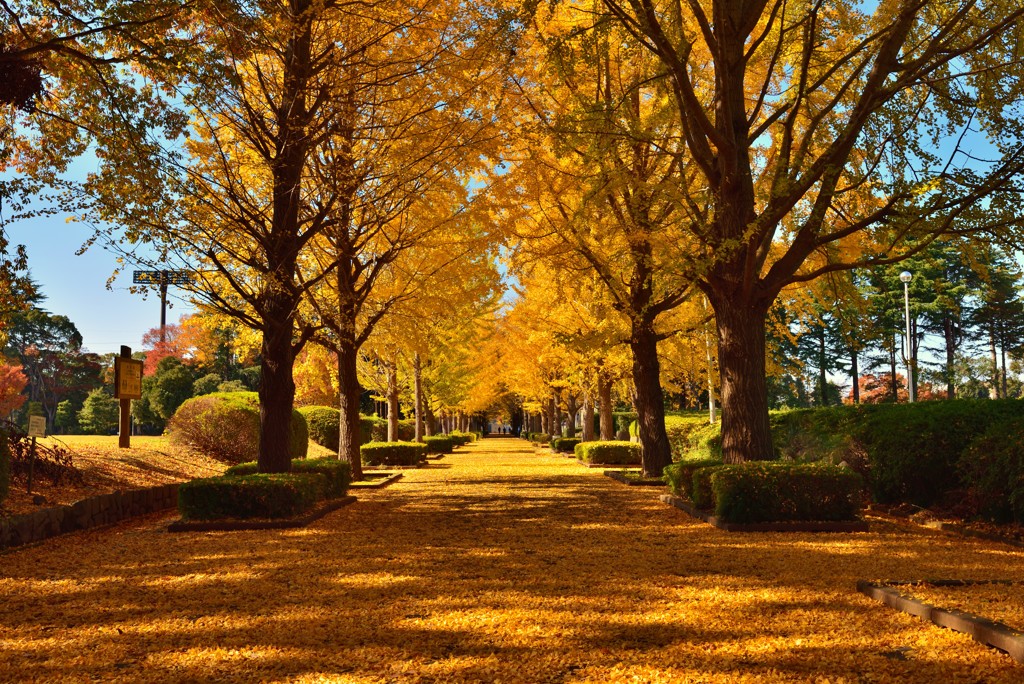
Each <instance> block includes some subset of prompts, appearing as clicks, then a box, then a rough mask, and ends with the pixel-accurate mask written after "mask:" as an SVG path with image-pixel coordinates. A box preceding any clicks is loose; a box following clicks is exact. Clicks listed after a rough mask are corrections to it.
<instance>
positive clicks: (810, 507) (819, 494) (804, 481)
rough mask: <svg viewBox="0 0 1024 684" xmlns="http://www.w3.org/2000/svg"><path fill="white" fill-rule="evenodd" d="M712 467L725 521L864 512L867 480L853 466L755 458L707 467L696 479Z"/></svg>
mask: <svg viewBox="0 0 1024 684" xmlns="http://www.w3.org/2000/svg"><path fill="white" fill-rule="evenodd" d="M706 471H710V472H709V475H710V476H709V478H708V479H709V480H710V485H711V491H712V496H713V500H714V512H715V515H716V516H717V517H718V518H719V519H720V520H722V521H723V522H732V523H756V522H784V521H796V520H803V521H811V520H813V521H836V520H855V519H856V518H857V514H858V512H859V511H860V506H861V499H860V495H861V491H862V489H863V480H862V478H861V477H860V475H858V474H857V473H855V472H853V471H852V470H850V469H848V468H839V467H836V466H829V465H812V464H792V463H778V462H765V461H751V462H748V463H743V464H740V465H723V466H717V467H714V468H702V469H700V470H698V471H696V473H695V480H696V475H697V474H698V473H701V474H702V473H704V472H706ZM695 488H696V487H695Z"/></svg>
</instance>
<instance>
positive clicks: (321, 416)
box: [299, 406, 341, 451]
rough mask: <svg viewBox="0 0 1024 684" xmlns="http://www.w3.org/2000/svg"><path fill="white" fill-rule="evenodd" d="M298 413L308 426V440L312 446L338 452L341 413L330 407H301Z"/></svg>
mask: <svg viewBox="0 0 1024 684" xmlns="http://www.w3.org/2000/svg"><path fill="white" fill-rule="evenodd" d="M299 413H301V414H302V417H303V418H305V419H306V425H308V426H309V439H310V441H311V442H313V443H314V444H319V445H320V446H322V447H325V448H327V449H330V450H332V451H337V450H338V442H339V441H340V437H341V435H340V431H341V427H340V425H339V423H340V421H341V411H339V410H338V409H336V408H331V407H330V406H303V407H302V408H300V409H299Z"/></svg>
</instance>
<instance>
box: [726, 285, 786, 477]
mask: <svg viewBox="0 0 1024 684" xmlns="http://www.w3.org/2000/svg"><path fill="white" fill-rule="evenodd" d="M711 303H712V305H713V306H714V308H715V318H716V320H717V321H718V367H719V370H720V373H721V376H722V459H723V460H724V461H725V462H726V463H743V462H744V461H760V460H766V459H771V458H772V455H773V454H772V438H771V432H770V429H769V424H768V387H767V383H766V379H765V320H766V317H767V314H768V304H766V305H756V304H748V305H746V306H744V305H743V304H742V303H741V302H736V301H732V300H730V299H729V298H728V297H724V298H722V299H721V300H719V299H717V298H713V299H712V302H711ZM769 304H770V302H769Z"/></svg>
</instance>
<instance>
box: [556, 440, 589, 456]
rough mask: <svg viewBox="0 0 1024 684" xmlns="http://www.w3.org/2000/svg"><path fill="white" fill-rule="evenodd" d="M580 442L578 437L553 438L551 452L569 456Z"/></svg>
mask: <svg viewBox="0 0 1024 684" xmlns="http://www.w3.org/2000/svg"><path fill="white" fill-rule="evenodd" d="M582 441H583V440H582V439H580V438H579V437H555V438H554V439H553V440H551V450H552V451H554V452H555V453H559V454H571V453H574V452H575V450H576V445H577V444H579V443H580V442H582Z"/></svg>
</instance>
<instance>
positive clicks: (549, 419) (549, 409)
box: [544, 395, 555, 437]
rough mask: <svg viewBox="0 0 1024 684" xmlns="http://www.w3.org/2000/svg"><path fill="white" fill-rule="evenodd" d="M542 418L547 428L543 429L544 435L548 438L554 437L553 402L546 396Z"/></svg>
mask: <svg viewBox="0 0 1024 684" xmlns="http://www.w3.org/2000/svg"><path fill="white" fill-rule="evenodd" d="M544 414H545V415H544V418H545V422H546V423H547V427H546V428H544V434H546V435H548V436H549V437H554V436H555V400H554V399H552V398H551V396H550V395H549V396H548V399H547V401H546V402H545V404H544Z"/></svg>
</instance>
